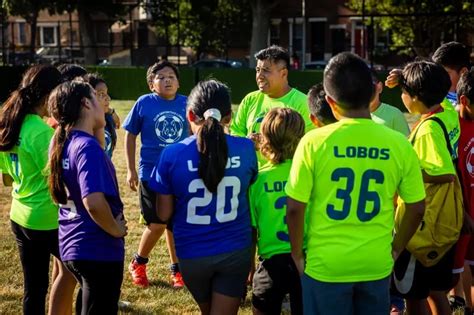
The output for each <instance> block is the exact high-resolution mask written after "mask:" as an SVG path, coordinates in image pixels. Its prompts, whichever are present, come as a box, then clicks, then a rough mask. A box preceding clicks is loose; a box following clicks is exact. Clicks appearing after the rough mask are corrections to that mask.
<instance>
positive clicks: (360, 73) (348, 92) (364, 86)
mask: <svg viewBox="0 0 474 315" xmlns="http://www.w3.org/2000/svg"><path fill="white" fill-rule="evenodd" d="M323 82H324V90H325V91H326V94H328V95H329V96H330V97H331V98H332V99H334V100H335V101H336V102H337V104H338V105H339V106H340V107H341V108H344V109H360V108H368V107H369V103H370V101H371V100H372V97H373V95H374V84H373V83H372V74H371V73H370V69H369V67H368V66H367V64H366V63H365V61H364V60H362V59H361V58H360V57H358V56H356V55H354V54H353V53H350V52H342V53H339V54H337V55H336V56H334V57H332V58H331V60H329V63H328V65H327V66H326V68H325V69H324V80H323Z"/></svg>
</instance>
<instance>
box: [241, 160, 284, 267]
mask: <svg viewBox="0 0 474 315" xmlns="http://www.w3.org/2000/svg"><path fill="white" fill-rule="evenodd" d="M290 168H291V160H286V161H285V162H283V163H281V164H277V165H274V164H272V163H270V162H269V163H267V164H265V165H264V166H263V167H261V168H260V169H259V171H258V177H257V181H256V182H255V183H254V184H253V185H252V186H250V192H249V200H250V214H251V218H252V226H253V227H255V228H256V229H257V233H258V239H257V246H258V254H259V255H260V256H261V257H263V258H265V259H268V258H270V257H272V256H273V255H276V254H285V253H291V246H290V239H289V237H288V226H287V224H286V193H285V185H286V182H287V179H288V174H289V173H290Z"/></svg>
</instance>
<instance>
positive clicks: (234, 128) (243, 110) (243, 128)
mask: <svg viewBox="0 0 474 315" xmlns="http://www.w3.org/2000/svg"><path fill="white" fill-rule="evenodd" d="M247 103H248V98H247V96H246V97H244V99H243V100H242V102H240V104H239V107H238V108H237V113H236V114H235V115H234V117H233V118H232V122H231V124H230V132H231V134H232V135H234V136H239V137H247V133H248V130H247V116H248V113H247V112H248V110H247V107H248V104H247Z"/></svg>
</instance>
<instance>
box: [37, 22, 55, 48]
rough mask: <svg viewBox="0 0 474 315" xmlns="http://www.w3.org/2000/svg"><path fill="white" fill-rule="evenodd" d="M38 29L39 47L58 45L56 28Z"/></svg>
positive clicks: (42, 27) (41, 27)
mask: <svg viewBox="0 0 474 315" xmlns="http://www.w3.org/2000/svg"><path fill="white" fill-rule="evenodd" d="M39 29H40V43H41V46H56V45H57V44H58V38H57V37H58V34H57V27H56V26H46V25H45V26H42V25H40V27H39Z"/></svg>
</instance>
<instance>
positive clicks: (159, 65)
mask: <svg viewBox="0 0 474 315" xmlns="http://www.w3.org/2000/svg"><path fill="white" fill-rule="evenodd" d="M166 67H169V68H171V69H172V70H173V72H174V74H175V75H176V78H177V79H178V80H179V71H178V67H176V65H175V64H174V63H171V62H169V61H168V60H161V61H160V62H156V63H154V64H153V65H151V66H150V67H148V70H147V71H146V82H147V83H148V84H150V83H152V82H153V79H154V78H155V75H156V73H157V72H158V71H160V70H161V69H163V68H166Z"/></svg>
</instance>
